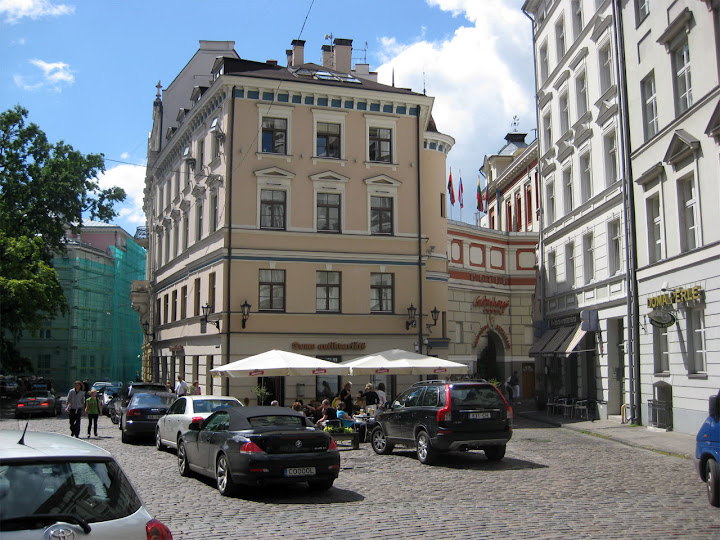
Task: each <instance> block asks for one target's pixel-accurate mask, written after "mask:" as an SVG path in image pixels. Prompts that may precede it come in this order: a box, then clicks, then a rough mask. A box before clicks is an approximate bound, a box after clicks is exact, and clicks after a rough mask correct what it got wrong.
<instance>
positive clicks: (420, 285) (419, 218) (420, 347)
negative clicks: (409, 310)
mask: <svg viewBox="0 0 720 540" xmlns="http://www.w3.org/2000/svg"><path fill="white" fill-rule="evenodd" d="M420 107H421V106H420V105H418V109H417V110H418V114H417V135H418V142H417V228H418V232H417V238H418V248H417V249H418V313H419V314H420V315H419V317H418V318H419V319H420V321H419V323H418V351H419V352H420V353H421V354H422V352H423V273H422V206H421V204H422V191H421V188H422V182H421V177H420V158H421V156H420V152H421V150H420V148H421V145H422V141H423V137H422V133H421V132H420V111H421V109H420ZM428 114H429V111H428ZM427 352H428V351H427V348H426V349H425V354H427Z"/></svg>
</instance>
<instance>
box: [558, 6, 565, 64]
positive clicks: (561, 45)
mask: <svg viewBox="0 0 720 540" xmlns="http://www.w3.org/2000/svg"><path fill="white" fill-rule="evenodd" d="M555 44H556V52H557V61H558V63H559V62H560V60H561V59H562V57H563V56H565V51H567V48H566V43H565V19H564V18H563V17H560V19H559V20H558V22H556V23H555Z"/></svg>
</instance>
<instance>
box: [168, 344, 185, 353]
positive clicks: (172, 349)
mask: <svg viewBox="0 0 720 540" xmlns="http://www.w3.org/2000/svg"><path fill="white" fill-rule="evenodd" d="M169 349H170V352H184V351H185V347H183V346H182V345H170V347H169Z"/></svg>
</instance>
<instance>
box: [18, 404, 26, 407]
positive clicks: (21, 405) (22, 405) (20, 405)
mask: <svg viewBox="0 0 720 540" xmlns="http://www.w3.org/2000/svg"><path fill="white" fill-rule="evenodd" d="M17 406H18V407H24V406H25V404H24V403H18V404H17Z"/></svg>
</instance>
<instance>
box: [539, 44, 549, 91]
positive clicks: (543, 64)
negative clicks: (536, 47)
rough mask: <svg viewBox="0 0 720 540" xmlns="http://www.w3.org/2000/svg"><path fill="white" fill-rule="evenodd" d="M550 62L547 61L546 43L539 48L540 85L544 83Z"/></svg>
mask: <svg viewBox="0 0 720 540" xmlns="http://www.w3.org/2000/svg"><path fill="white" fill-rule="evenodd" d="M549 68H550V61H549V59H548V48H547V43H543V44H542V45H541V46H540V83H541V84H542V83H544V82H545V81H546V80H547V78H548V73H549Z"/></svg>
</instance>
